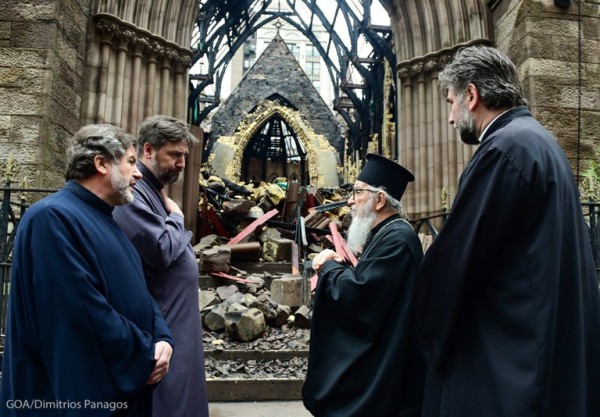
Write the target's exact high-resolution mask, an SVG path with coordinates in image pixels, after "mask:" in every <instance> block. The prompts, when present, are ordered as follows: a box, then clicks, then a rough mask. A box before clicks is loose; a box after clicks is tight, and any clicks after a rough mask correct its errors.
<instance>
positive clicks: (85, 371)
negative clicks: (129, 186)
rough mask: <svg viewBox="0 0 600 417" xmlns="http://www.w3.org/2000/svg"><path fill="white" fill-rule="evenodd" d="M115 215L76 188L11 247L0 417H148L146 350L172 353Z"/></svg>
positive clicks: (22, 230)
mask: <svg viewBox="0 0 600 417" xmlns="http://www.w3.org/2000/svg"><path fill="white" fill-rule="evenodd" d="M112 209H113V207H112V206H110V205H108V204H106V203H105V202H104V201H102V200H101V199H100V198H98V197H97V196H96V195H94V194H92V193H91V192H89V191H88V190H86V189H85V188H83V187H82V186H80V185H79V184H77V183H75V182H72V181H70V182H68V183H67V185H66V186H65V188H63V189H62V190H60V191H58V192H57V193H55V194H53V195H51V196H49V197H47V198H45V199H43V200H41V201H39V202H37V203H36V204H34V205H33V206H31V208H29V209H28V210H27V212H26V213H25V216H24V217H23V220H22V221H21V224H20V225H19V229H18V233H17V236H16V239H15V247H14V257H13V264H12V275H11V285H10V301H9V314H8V329H7V333H6V346H5V351H4V360H3V363H2V386H1V389H0V415H2V416H3V417H8V416H15V415H16V416H67V415H68V416H73V417H76V416H82V417H88V416H115V415H120V416H122V415H127V416H136V417H137V416H146V417H147V416H150V406H151V395H152V392H151V390H152V386H149V385H145V383H146V381H147V380H148V378H149V377H150V374H151V372H152V369H153V368H154V344H155V343H156V342H157V341H159V340H166V341H168V342H169V343H171V344H172V343H173V342H172V340H171V337H170V333H169V331H168V329H167V326H166V324H165V322H164V320H163V318H162V316H161V314H160V311H159V309H158V306H157V305H156V303H155V302H154V300H153V299H152V297H151V296H150V294H149V293H148V290H147V289H146V283H145V281H144V275H143V270H142V264H141V261H140V258H139V256H138V254H137V252H136V251H135V249H134V248H133V246H132V245H131V243H130V242H129V240H128V239H127V237H126V236H125V235H124V234H123V232H122V231H121V229H120V228H119V226H118V225H117V224H116V223H115V221H114V220H113V218H112V216H111V212H112Z"/></svg>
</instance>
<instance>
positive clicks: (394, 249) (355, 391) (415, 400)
mask: <svg viewBox="0 0 600 417" xmlns="http://www.w3.org/2000/svg"><path fill="white" fill-rule="evenodd" d="M413 180H414V177H413V175H412V174H411V173H410V172H409V171H407V170H406V169H405V168H403V167H402V166H400V165H398V164H397V163H395V162H393V161H391V160H389V159H387V158H384V157H382V156H379V155H375V154H368V155H367V162H366V164H365V166H364V168H363V170H362V171H361V173H360V174H359V176H358V179H357V181H356V182H355V183H354V189H353V193H352V197H351V198H350V200H349V201H348V204H349V205H350V206H351V208H352V223H351V225H350V228H349V230H348V236H347V237H348V239H347V240H348V246H349V247H350V249H352V250H353V251H354V252H355V253H357V254H360V255H359V261H358V263H357V265H356V267H353V266H351V265H348V264H346V263H344V261H343V259H342V258H341V257H340V256H338V255H337V254H336V252H334V251H332V250H329V249H326V250H324V251H322V252H320V253H319V254H317V255H316V257H315V258H314V259H313V268H314V269H315V270H316V271H317V272H318V276H319V279H318V282H317V288H316V293H315V299H314V306H313V320H312V328H311V336H310V337H311V338H310V353H309V359H308V371H307V376H306V381H305V383H304V387H303V390H302V394H303V400H304V405H305V407H306V408H307V409H308V410H309V411H310V412H311V413H312V414H313V415H315V416H319V417H335V416H340V417H341V416H344V417H358V416H369V417H392V416H405V417H408V416H415V417H416V416H419V415H420V409H421V398H422V391H423V381H424V375H425V361H424V357H423V356H422V355H421V353H420V352H419V349H418V347H417V345H416V337H415V334H414V327H415V326H414V316H413V308H412V292H413V290H412V289H413V284H414V279H415V275H416V272H417V269H418V267H419V265H420V263H421V260H422V258H423V250H422V247H421V244H420V241H419V239H418V237H417V235H416V233H415V232H414V230H413V229H412V227H411V226H410V224H409V223H408V222H406V221H405V220H404V219H403V218H402V217H401V205H400V199H401V197H402V194H403V193H404V190H405V189H406V186H407V184H408V182H410V181H413Z"/></svg>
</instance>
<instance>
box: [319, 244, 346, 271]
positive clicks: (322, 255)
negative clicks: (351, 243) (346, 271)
mask: <svg viewBox="0 0 600 417" xmlns="http://www.w3.org/2000/svg"><path fill="white" fill-rule="evenodd" d="M329 260H332V261H336V262H339V263H342V262H344V259H342V257H341V256H340V255H338V254H337V253H336V252H334V251H332V250H331V249H325V250H323V251H321V252H319V253H317V255H316V256H315V257H314V258H313V260H312V269H314V270H315V271H316V272H319V271H320V270H321V267H322V266H323V264H324V263H325V262H327V261H329Z"/></svg>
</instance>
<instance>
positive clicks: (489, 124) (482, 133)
mask: <svg viewBox="0 0 600 417" xmlns="http://www.w3.org/2000/svg"><path fill="white" fill-rule="evenodd" d="M511 110H512V109H508V110H504V111H503V112H502V113H500V114H499V115H498V116H496V117H494V119H493V120H492V121H491V122H489V123H488V125H487V126H486V127H485V129H483V132H481V135H479V143H481V141H482V140H483V137H484V136H485V133H486V132H487V131H488V129H489V127H490V126H491V125H492V124H494V122H495V121H496V120H498V119H499V118H500V117H501V116H503V115H504V114H505V113H506V112H509V111H511Z"/></svg>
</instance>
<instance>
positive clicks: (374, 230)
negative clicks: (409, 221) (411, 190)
mask: <svg viewBox="0 0 600 417" xmlns="http://www.w3.org/2000/svg"><path fill="white" fill-rule="evenodd" d="M400 220H402V217H400V215H399V214H394V215H392V216H390V217H388V218H387V219H385V220H383V221H382V222H381V223H379V224H378V225H377V226H375V227H374V228H372V229H371V231H370V232H369V234H368V235H367V241H366V242H365V248H366V247H367V246H368V245H369V243H370V242H371V239H373V238H374V237H375V236H376V235H377V233H379V232H380V231H381V230H383V229H384V228H385V227H386V226H387V225H388V224H390V223H395V222H397V221H400Z"/></svg>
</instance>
